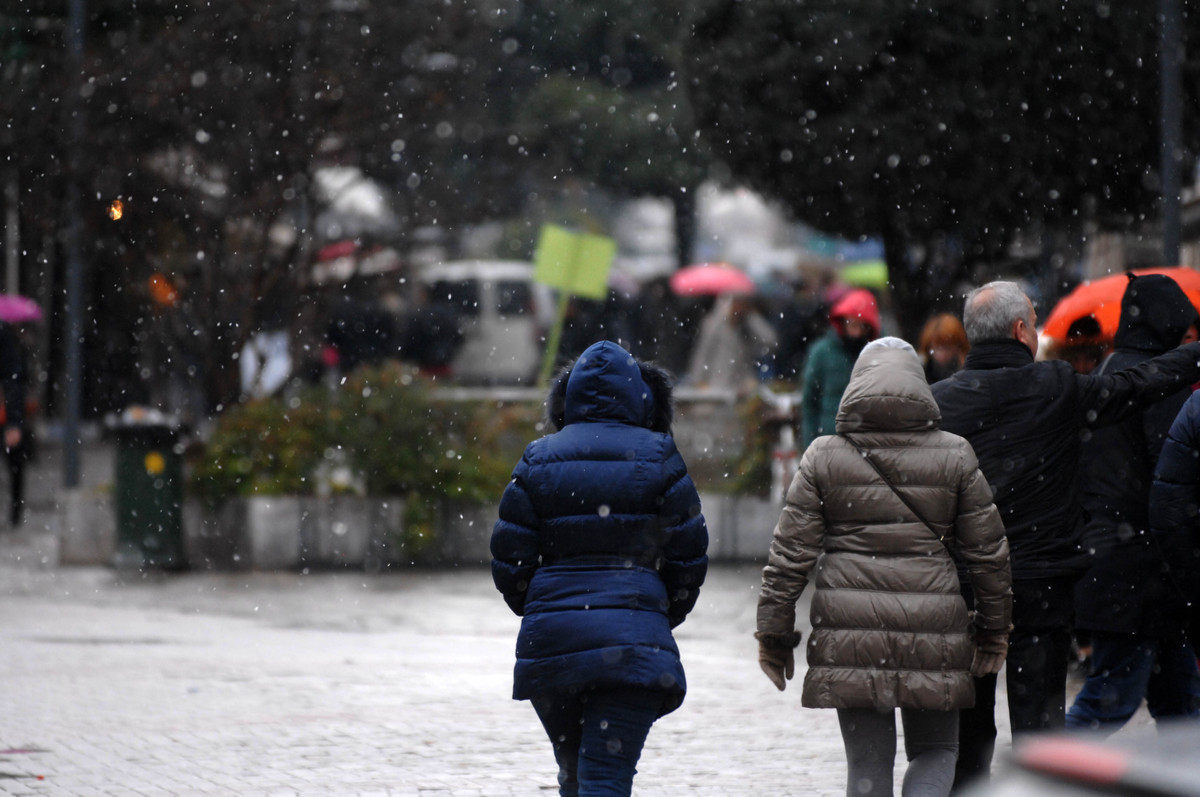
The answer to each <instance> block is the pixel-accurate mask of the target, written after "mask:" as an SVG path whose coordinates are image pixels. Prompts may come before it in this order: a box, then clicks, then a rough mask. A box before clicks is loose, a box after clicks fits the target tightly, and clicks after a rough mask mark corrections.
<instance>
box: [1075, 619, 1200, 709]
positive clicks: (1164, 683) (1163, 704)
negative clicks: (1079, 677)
mask: <svg viewBox="0 0 1200 797" xmlns="http://www.w3.org/2000/svg"><path fill="white" fill-rule="evenodd" d="M1143 697H1144V698H1145V699H1146V707H1147V708H1148V709H1149V710H1150V716H1152V717H1154V719H1155V720H1160V719H1165V718H1179V717H1189V718H1193V719H1195V718H1200V671H1198V670H1197V667H1196V654H1195V652H1194V651H1193V650H1192V646H1191V645H1190V644H1188V642H1187V640H1185V639H1184V638H1183V637H1173V638H1167V639H1159V638H1155V637H1143V636H1139V635H1137V634H1106V633H1094V634H1092V667H1091V672H1090V673H1089V674H1088V677H1087V680H1086V681H1085V682H1084V684H1083V688H1082V689H1081V690H1079V694H1078V695H1076V697H1075V703H1074V704H1073V705H1072V706H1071V710H1070V711H1068V712H1067V727H1068V728H1091V729H1095V730H1100V731H1103V732H1105V733H1113V732H1115V731H1117V730H1118V729H1120V728H1121V726H1123V725H1124V724H1125V723H1126V722H1128V720H1129V718H1130V717H1132V716H1133V714H1134V712H1135V711H1137V710H1138V707H1139V706H1141V704H1142V698H1143Z"/></svg>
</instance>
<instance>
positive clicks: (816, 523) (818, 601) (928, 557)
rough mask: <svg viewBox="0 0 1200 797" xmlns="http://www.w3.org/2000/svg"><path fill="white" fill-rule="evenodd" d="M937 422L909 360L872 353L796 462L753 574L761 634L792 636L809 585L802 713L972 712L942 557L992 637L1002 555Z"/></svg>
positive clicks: (974, 471) (954, 445)
mask: <svg viewBox="0 0 1200 797" xmlns="http://www.w3.org/2000/svg"><path fill="white" fill-rule="evenodd" d="M940 420H941V414H940V412H939V410H938V406H937V404H936V403H935V402H934V400H933V395H932V393H931V392H930V390H929V385H928V383H926V381H925V375H924V373H923V372H922V370H921V363H920V361H919V360H918V359H917V356H916V354H915V352H913V351H912V349H911V348H903V349H901V348H889V347H885V346H874V345H872V346H870V347H868V348H867V349H865V350H864V351H863V353H862V355H861V356H860V357H859V358H858V361H857V363H856V364H855V366H854V371H853V373H852V375H851V377H850V384H849V386H848V387H847V388H846V392H845V394H844V395H843V397H842V402H841V406H840V408H839V410H838V415H837V430H838V434H837V435H830V436H826V437H820V438H818V439H817V440H815V441H814V442H813V444H812V445H811V446H809V448H808V450H807V451H805V452H804V457H803V458H802V459H801V462H800V468H799V472H798V473H797V475H796V478H795V479H794V480H793V482H792V484H791V487H790V488H789V489H788V493H787V499H786V504H785V506H784V509H783V512H782V514H781V516H780V518H779V524H778V525H777V526H776V528H775V536H774V540H773V541H772V543H771V549H770V554H769V559H768V563H767V566H766V567H765V568H764V569H763V584H762V592H761V594H760V597H759V603H758V630H759V631H760V632H766V633H769V634H786V633H789V632H791V631H792V630H793V629H794V627H795V619H796V616H795V615H796V601H797V599H798V598H799V597H800V594H801V592H802V591H803V590H804V588H805V586H806V585H807V584H808V583H809V581H810V580H811V581H812V582H813V586H814V588H815V592H814V594H813V598H812V610H811V617H810V619H811V622H812V629H813V630H812V633H811V634H810V635H809V639H808V671H807V673H806V674H805V677H804V689H803V693H802V696H801V702H802V703H803V705H805V706H807V707H810V708H868V707H875V708H881V709H886V708H915V709H932V710H940V711H946V710H950V709H958V708H964V707H968V706H971V705H972V704H973V703H974V699H975V696H974V690H973V682H972V679H971V675H970V665H971V659H972V656H973V654H974V645H973V643H972V640H971V637H970V632H971V620H972V618H971V617H970V616H969V615H968V612H967V606H966V603H965V601H964V600H963V597H962V595H961V592H960V588H959V579H958V574H957V571H956V568H955V562H954V560H953V559H952V558H951V555H950V553H949V552H948V550H947V549H948V548H949V549H951V550H953V551H954V556H955V557H957V559H958V560H959V562H960V564H961V565H962V567H963V568H964V571H965V573H966V575H967V577H968V578H969V580H970V583H971V587H972V588H973V590H974V593H975V596H976V605H975V610H976V613H975V615H974V618H973V619H974V625H975V627H977V628H979V629H986V630H998V631H1003V630H1006V629H1008V627H1009V623H1010V619H1011V610H1012V597H1011V595H1012V593H1011V577H1010V572H1009V560H1008V543H1007V541H1006V539H1005V536H1004V526H1003V524H1002V523H1001V521H1000V516H999V514H998V513H997V511H996V508H995V506H994V505H993V504H992V497H991V490H990V489H989V488H988V484H987V481H986V480H985V479H984V477H983V474H982V473H980V471H979V466H978V463H977V461H976V459H975V454H974V452H973V451H972V449H971V446H970V444H969V443H968V442H967V441H966V440H964V439H963V438H961V437H959V436H957V435H953V434H950V433H949V432H943V431H940V430H939V429H938V423H939V422H940ZM843 435H848V436H849V437H850V438H851V439H853V440H854V441H855V442H856V443H857V444H858V445H859V446H860V447H861V448H862V449H863V450H865V451H866V452H867V454H868V455H869V456H870V457H871V459H872V460H873V461H874V462H875V463H876V464H877V465H878V466H879V467H880V468H881V469H882V470H883V472H884V473H886V474H887V475H888V478H889V479H890V480H891V481H892V483H893V484H894V485H896V487H897V488H898V489H900V490H901V491H902V492H903V493H904V495H905V497H906V498H907V499H908V500H909V501H910V502H911V503H912V504H913V505H914V506H915V507H916V508H917V509H918V510H919V511H920V513H921V515H923V516H924V518H925V519H926V520H927V521H928V522H930V523H931V524H933V526H934V528H935V529H936V531H937V533H938V534H939V535H944V542H943V541H942V540H939V539H938V537H937V536H935V535H934V533H933V532H932V531H930V529H929V528H928V527H927V526H926V525H925V524H924V523H922V522H921V521H920V520H918V519H917V518H916V516H915V515H914V514H913V512H912V511H911V510H910V509H908V507H907V506H905V504H904V502H903V501H901V500H900V499H899V498H898V497H897V496H896V494H895V493H894V492H893V491H892V490H891V488H889V487H888V486H887V484H885V483H884V481H883V479H882V478H880V476H879V474H878V473H877V472H876V471H875V469H874V468H872V466H871V464H870V462H867V461H865V460H864V458H863V456H862V455H861V454H859V452H858V451H857V450H856V449H855V448H854V446H853V445H851V443H850V442H848V441H847V440H846V439H845V438H844V437H843Z"/></svg>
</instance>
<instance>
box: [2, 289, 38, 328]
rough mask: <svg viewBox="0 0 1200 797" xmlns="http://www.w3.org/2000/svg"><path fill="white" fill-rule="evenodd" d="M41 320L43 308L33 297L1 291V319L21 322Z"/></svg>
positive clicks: (13, 322) (14, 322)
mask: <svg viewBox="0 0 1200 797" xmlns="http://www.w3.org/2000/svg"><path fill="white" fill-rule="evenodd" d="M41 320H42V308H41V306H39V305H38V303H37V302H35V301H34V300H33V299H30V298H29V297H28V296H20V295H18V294H15V293H0V321H7V322H8V323H10V324H21V323H24V322H26V321H41Z"/></svg>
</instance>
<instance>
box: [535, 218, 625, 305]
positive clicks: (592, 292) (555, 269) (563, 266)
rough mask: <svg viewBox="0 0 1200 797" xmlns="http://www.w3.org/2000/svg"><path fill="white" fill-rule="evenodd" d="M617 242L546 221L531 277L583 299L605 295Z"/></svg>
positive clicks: (603, 296) (606, 294)
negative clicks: (575, 231) (572, 230)
mask: <svg viewBox="0 0 1200 797" xmlns="http://www.w3.org/2000/svg"><path fill="white" fill-rule="evenodd" d="M616 254H617V242H616V241H614V240H613V239H612V238H605V237H604V236H603V235H587V234H584V233H574V232H571V231H570V230H567V229H564V228H563V227H558V226H556V225H553V224H547V225H545V226H544V227H542V234H541V237H540V238H539V239H538V247H537V254H536V255H535V256H534V265H535V268H534V271H533V278H534V279H535V280H537V281H538V282H540V283H542V284H543V285H549V286H550V287H551V288H557V289H558V290H559V291H561V292H562V293H564V294H568V295H571V296H582V297H584V298H585V299H604V298H606V297H607V296H608V272H609V269H611V268H612V262H613V258H614V257H616Z"/></svg>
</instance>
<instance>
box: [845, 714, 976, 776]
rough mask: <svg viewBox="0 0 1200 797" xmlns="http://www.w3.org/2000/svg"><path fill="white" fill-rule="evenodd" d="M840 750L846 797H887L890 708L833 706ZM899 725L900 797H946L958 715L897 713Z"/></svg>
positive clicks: (892, 727) (892, 736)
mask: <svg viewBox="0 0 1200 797" xmlns="http://www.w3.org/2000/svg"><path fill="white" fill-rule="evenodd" d="M837 714H838V723H839V724H840V725H841V728H842V743H843V744H844V745H845V747H846V763H847V770H848V771H847V776H846V797H893V795H894V792H893V791H892V789H893V782H892V781H893V778H892V773H893V772H894V771H895V766H896V711H895V709H884V710H879V709H873V708H839V709H838V710H837ZM900 720H901V722H902V723H903V727H904V753H905V756H906V757H907V759H908V769H907V770H905V773H904V783H903V785H902V787H901V791H900V794H901V795H902V797H946V795H948V794H949V793H950V787H951V786H952V785H953V784H954V762H955V760H956V759H957V758H958V712H957V711H920V710H917V709H908V708H905V709H900Z"/></svg>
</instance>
